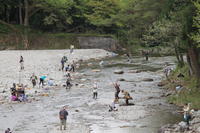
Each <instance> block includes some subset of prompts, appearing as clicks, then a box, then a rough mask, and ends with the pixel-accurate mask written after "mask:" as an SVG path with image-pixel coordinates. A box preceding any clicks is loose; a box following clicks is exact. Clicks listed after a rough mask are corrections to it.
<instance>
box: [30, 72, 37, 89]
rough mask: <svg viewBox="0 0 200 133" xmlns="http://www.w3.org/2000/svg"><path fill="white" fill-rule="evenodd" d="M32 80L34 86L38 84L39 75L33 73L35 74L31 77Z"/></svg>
mask: <svg viewBox="0 0 200 133" xmlns="http://www.w3.org/2000/svg"><path fill="white" fill-rule="evenodd" d="M30 80H31V82H32V84H33V88H34V87H35V86H36V81H37V76H35V74H34V73H33V75H32V76H31V77H30Z"/></svg>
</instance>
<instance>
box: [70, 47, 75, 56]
mask: <svg viewBox="0 0 200 133" xmlns="http://www.w3.org/2000/svg"><path fill="white" fill-rule="evenodd" d="M73 52H74V45H71V46H70V54H72V53H73Z"/></svg>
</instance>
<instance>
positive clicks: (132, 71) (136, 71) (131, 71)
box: [128, 70, 142, 73]
mask: <svg viewBox="0 0 200 133" xmlns="http://www.w3.org/2000/svg"><path fill="white" fill-rule="evenodd" d="M141 72H142V70H130V71H128V73H141Z"/></svg>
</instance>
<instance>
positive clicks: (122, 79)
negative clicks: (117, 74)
mask: <svg viewBox="0 0 200 133" xmlns="http://www.w3.org/2000/svg"><path fill="white" fill-rule="evenodd" d="M118 81H126V80H125V79H124V78H119V79H118Z"/></svg>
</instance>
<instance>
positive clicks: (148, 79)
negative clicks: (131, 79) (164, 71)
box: [142, 78, 153, 82]
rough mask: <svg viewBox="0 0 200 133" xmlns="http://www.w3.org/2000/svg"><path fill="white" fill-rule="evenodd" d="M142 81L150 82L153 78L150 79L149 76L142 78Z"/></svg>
mask: <svg viewBox="0 0 200 133" xmlns="http://www.w3.org/2000/svg"><path fill="white" fill-rule="evenodd" d="M142 81H148V82H152V81H153V79H151V78H145V79H143V80H142Z"/></svg>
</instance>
